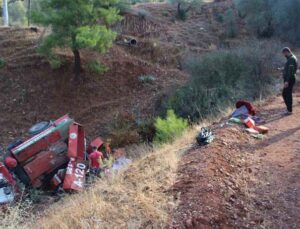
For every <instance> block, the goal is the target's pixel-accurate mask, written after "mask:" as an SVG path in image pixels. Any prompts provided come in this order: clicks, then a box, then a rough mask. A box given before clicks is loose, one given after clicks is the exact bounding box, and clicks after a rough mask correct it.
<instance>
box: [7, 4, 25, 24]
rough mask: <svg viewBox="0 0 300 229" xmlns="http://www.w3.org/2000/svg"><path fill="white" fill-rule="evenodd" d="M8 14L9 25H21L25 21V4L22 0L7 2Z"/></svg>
mask: <svg viewBox="0 0 300 229" xmlns="http://www.w3.org/2000/svg"><path fill="white" fill-rule="evenodd" d="M8 14H9V20H10V24H11V25H19V26H23V25H25V24H26V22H27V17H26V6H25V3H24V2H21V1H17V2H14V3H11V4H9V7H8Z"/></svg>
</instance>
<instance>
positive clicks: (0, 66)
mask: <svg viewBox="0 0 300 229" xmlns="http://www.w3.org/2000/svg"><path fill="white" fill-rule="evenodd" d="M5 65H6V61H5V60H4V59H2V58H0V69H1V68H4V67H5Z"/></svg>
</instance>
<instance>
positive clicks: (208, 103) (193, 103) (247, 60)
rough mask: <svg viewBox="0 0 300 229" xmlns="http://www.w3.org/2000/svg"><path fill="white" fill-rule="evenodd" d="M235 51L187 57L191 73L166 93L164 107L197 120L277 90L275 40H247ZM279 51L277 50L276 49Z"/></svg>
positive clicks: (187, 65) (186, 66)
mask: <svg viewBox="0 0 300 229" xmlns="http://www.w3.org/2000/svg"><path fill="white" fill-rule="evenodd" d="M250 43H251V46H249V45H248V44H249V43H247V45H246V46H241V47H239V48H236V49H234V50H221V51H217V52H214V53H209V54H207V55H204V56H200V57H199V56H198V57H197V56H196V57H190V58H188V59H187V60H186V61H185V64H184V68H185V70H186V71H188V72H189V73H190V75H191V79H190V81H189V82H188V83H187V85H185V86H183V87H182V88H179V89H178V90H177V91H175V92H174V93H173V94H172V95H170V96H169V98H168V100H167V102H166V104H165V105H164V107H165V109H174V111H175V112H176V114H178V115H179V116H180V117H183V118H186V119H189V120H191V121H197V120H199V119H202V118H205V117H207V116H214V115H215V114H217V113H218V112H219V111H220V110H222V109H223V108H225V107H228V106H230V105H232V104H234V103H235V102H236V101H237V100H240V99H247V100H254V99H261V98H263V97H266V96H267V95H269V94H270V93H274V92H276V91H275V89H274V87H275V84H276V82H277V81H276V79H274V77H273V76H272V71H273V69H275V66H274V64H275V63H276V61H277V55H276V53H280V48H279V47H280V46H279V45H278V44H277V43H274V42H271V41H268V42H255V41H252V42H250ZM278 50H279V51H278Z"/></svg>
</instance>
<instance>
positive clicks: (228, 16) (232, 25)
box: [223, 9, 239, 38]
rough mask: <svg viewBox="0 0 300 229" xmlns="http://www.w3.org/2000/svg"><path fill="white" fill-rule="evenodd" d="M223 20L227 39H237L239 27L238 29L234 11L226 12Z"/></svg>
mask: <svg viewBox="0 0 300 229" xmlns="http://www.w3.org/2000/svg"><path fill="white" fill-rule="evenodd" d="M223 19H224V23H225V27H226V35H227V37H230V38H235V37H237V36H238V34H239V27H238V23H237V19H236V16H235V12H234V10H233V9H229V10H227V11H226V13H225V15H224V18H223Z"/></svg>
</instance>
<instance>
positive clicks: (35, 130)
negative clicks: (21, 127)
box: [28, 121, 51, 136]
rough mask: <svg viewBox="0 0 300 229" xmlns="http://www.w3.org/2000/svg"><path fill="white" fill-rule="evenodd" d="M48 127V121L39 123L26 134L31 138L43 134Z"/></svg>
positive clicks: (49, 123)
mask: <svg viewBox="0 0 300 229" xmlns="http://www.w3.org/2000/svg"><path fill="white" fill-rule="evenodd" d="M50 125H51V122H49V121H44V122H39V123H37V124H35V125H34V126H32V127H31V128H30V129H29V130H28V134H30V135H31V136H34V135H36V134H39V133H41V132H43V131H44V130H46V129H47V128H48V127H49V126H50Z"/></svg>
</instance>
